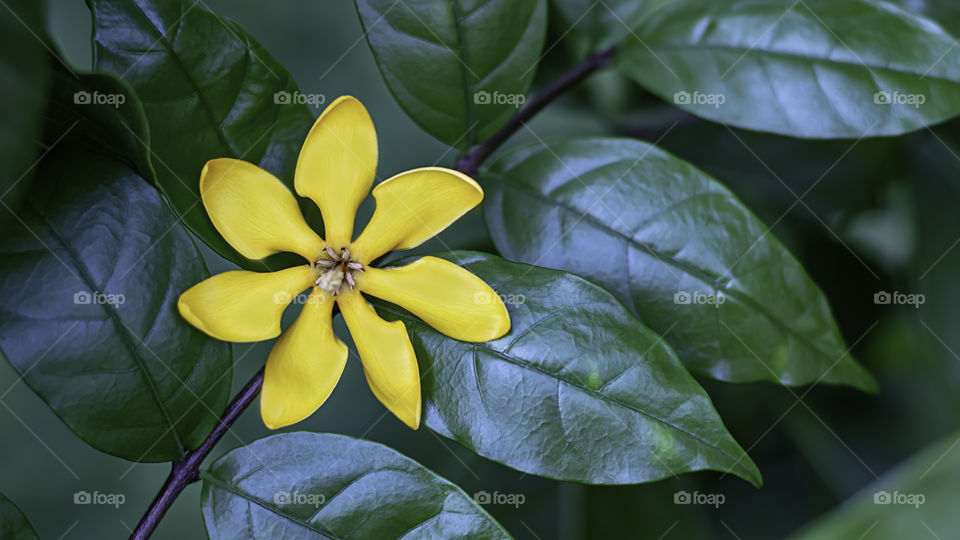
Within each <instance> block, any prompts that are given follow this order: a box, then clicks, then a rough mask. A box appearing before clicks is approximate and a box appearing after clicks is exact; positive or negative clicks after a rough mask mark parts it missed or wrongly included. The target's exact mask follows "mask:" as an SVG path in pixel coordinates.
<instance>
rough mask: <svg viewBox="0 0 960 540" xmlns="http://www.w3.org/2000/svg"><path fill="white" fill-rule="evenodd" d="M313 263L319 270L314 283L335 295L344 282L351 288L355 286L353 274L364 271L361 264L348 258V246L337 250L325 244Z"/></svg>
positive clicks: (355, 281) (355, 280)
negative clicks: (321, 253)
mask: <svg viewBox="0 0 960 540" xmlns="http://www.w3.org/2000/svg"><path fill="white" fill-rule="evenodd" d="M313 265H314V268H316V269H317V271H318V272H319V276H318V277H317V280H316V281H315V282H314V285H315V286H316V287H317V288H319V289H320V290H322V291H324V292H326V293H327V294H329V295H331V296H337V294H338V293H339V292H340V288H341V287H343V284H344V283H346V284H347V286H348V287H350V290H353V289H354V288H355V287H356V286H357V279H356V276H355V274H356V273H358V272H363V271H364V268H363V265H362V264H360V263H359V262H357V261H355V260H353V259H351V258H350V250H349V249H348V248H340V250H339V251H338V250H335V249H333V248H331V247H330V246H327V247H325V248H324V249H323V255H321V256H320V258H318V259H317V260H316V261H314V263H313Z"/></svg>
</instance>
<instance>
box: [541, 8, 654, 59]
mask: <svg viewBox="0 0 960 540" xmlns="http://www.w3.org/2000/svg"><path fill="white" fill-rule="evenodd" d="M659 1H661V0H656V1H652V0H639V1H638V0H604V1H603V2H598V1H596V0H553V1H552V2H551V4H552V5H553V7H554V8H556V12H557V15H559V19H560V21H561V22H562V23H563V26H564V30H563V31H564V34H563V38H565V39H573V40H575V41H576V42H577V47H578V48H579V49H581V50H580V51H579V52H581V53H587V52H591V51H596V50H599V49H602V48H606V47H609V46H611V45H614V44H616V43H619V42H620V41H622V40H623V38H625V37H626V36H627V35H628V34H630V32H632V28H633V27H634V26H636V25H637V24H638V23H640V21H641V20H643V17H644V16H645V15H646V14H647V12H648V11H649V10H650V9H651V4H656V3H657V2H659Z"/></svg>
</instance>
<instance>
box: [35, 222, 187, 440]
mask: <svg viewBox="0 0 960 540" xmlns="http://www.w3.org/2000/svg"><path fill="white" fill-rule="evenodd" d="M31 206H32V209H33V211H34V212H35V213H36V214H37V217H39V218H40V220H41V221H42V222H43V224H44V225H45V226H46V228H47V230H48V231H50V235H51V236H53V238H54V239H55V240H56V241H57V242H58V243H59V244H60V245H61V246H63V250H64V251H65V252H66V253H67V256H68V257H69V258H70V261H71V262H73V265H74V268H76V270H77V272H78V273H79V277H80V278H81V279H82V280H83V281H84V282H85V283H86V285H87V286H88V287H90V290H91V291H95V290H97V288H98V285H97V284H96V283H95V281H94V279H93V276H92V274H91V273H90V270H89V269H88V268H87V267H86V265H84V264H83V262H82V261H81V260H80V257H79V256H78V255H77V253H76V252H75V251H74V250H73V248H72V247H71V246H70V244H69V243H68V242H67V241H66V239H65V238H64V237H63V236H62V235H61V234H60V233H59V232H58V231H57V229H56V228H55V227H54V226H53V223H51V222H50V220H49V219H47V217H46V216H45V215H44V213H43V212H42V211H41V210H40V209H39V208H37V207H36V206H33V205H31ZM99 305H100V306H101V307H102V308H103V310H104V312H106V314H107V316H108V317H109V318H110V320H111V322H112V323H113V325H114V327H115V329H116V332H117V335H118V336H120V341H121V342H122V343H123V345H124V347H125V348H126V349H127V353H128V354H129V355H130V357H131V358H133V361H134V363H135V364H136V365H137V368H138V370H139V371H140V373H141V374H142V375H143V378H144V380H145V381H146V382H147V386H148V387H149V388H150V394H151V396H152V397H153V399H154V401H155V402H156V404H157V408H158V409H160V412H161V414H162V415H163V419H164V420H165V421H166V423H167V425H168V426H169V427H170V433H171V435H172V436H173V439H174V442H176V444H177V449H178V450H179V452H180V455H181V456H182V455H184V454H186V452H187V450H186V446H184V444H183V441H182V440H181V438H180V433H179V432H178V431H177V425H176V423H175V422H174V421H173V417H172V416H170V413H169V411H167V408H166V405H165V404H164V402H163V400H162V399H161V398H160V390H159V389H158V388H157V387H156V383H155V382H154V380H153V378H152V377H150V372H149V371H148V370H147V366H146V364H145V363H144V362H143V359H142V358H140V355H139V354H137V349H138V348H139V347H137V345H136V343H134V342H133V341H132V337H133V336H132V335H131V334H132V330H131V329H130V328H129V327H128V326H127V325H126V323H124V322H123V319H121V318H120V313H118V311H117V308H116V306H114V305H113V304H110V303H101V304H99Z"/></svg>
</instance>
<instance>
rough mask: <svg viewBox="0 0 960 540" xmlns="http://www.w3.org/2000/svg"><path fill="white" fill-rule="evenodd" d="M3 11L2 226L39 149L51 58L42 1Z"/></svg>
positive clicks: (19, 0) (23, 1) (19, 2)
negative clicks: (44, 28)
mask: <svg viewBox="0 0 960 540" xmlns="http://www.w3.org/2000/svg"><path fill="white" fill-rule="evenodd" d="M8 10H9V11H8ZM0 11H2V12H4V13H3V16H2V17H0V79H2V80H3V99H0V118H3V122H0V203H2V204H3V206H4V210H2V211H0V226H2V227H3V229H4V230H9V229H10V224H12V223H13V222H15V221H16V220H15V219H14V218H13V216H12V215H11V213H12V212H15V211H16V209H17V208H18V207H19V206H20V203H21V202H22V200H23V197H24V194H25V193H26V191H27V189H28V187H29V184H30V177H31V175H32V173H33V172H34V171H33V167H34V165H35V163H34V160H35V159H36V157H37V155H38V154H39V151H40V147H39V145H37V141H38V140H39V139H40V134H41V130H42V128H43V112H44V109H46V105H47V90H48V88H49V84H50V62H52V59H51V58H50V56H49V54H48V53H47V50H46V49H45V46H44V43H43V41H41V39H42V36H43V31H42V28H43V2H39V1H37V0H13V1H11V2H10V3H9V4H6V3H5V4H3V7H2V8H0Z"/></svg>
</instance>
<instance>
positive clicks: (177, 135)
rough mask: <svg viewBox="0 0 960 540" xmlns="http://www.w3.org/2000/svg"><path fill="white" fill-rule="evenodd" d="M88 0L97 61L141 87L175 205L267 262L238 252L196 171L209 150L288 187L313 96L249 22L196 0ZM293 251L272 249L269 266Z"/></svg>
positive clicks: (212, 233)
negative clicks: (301, 98) (205, 198)
mask: <svg viewBox="0 0 960 540" xmlns="http://www.w3.org/2000/svg"><path fill="white" fill-rule="evenodd" d="M89 3H90V6H91V10H92V12H93V20H94V54H95V63H96V67H97V69H98V70H102V71H107V72H110V73H114V74H116V75H119V76H120V77H122V78H123V79H125V80H126V81H127V82H129V83H130V84H131V85H132V86H133V88H134V89H135V90H136V91H137V93H138V94H139V95H140V99H141V100H142V101H143V106H144V110H145V111H146V115H147V118H148V120H149V121H150V131H151V150H152V154H153V156H152V157H153V158H154V166H155V167H156V170H157V175H158V178H157V183H158V185H159V187H160V189H161V190H162V191H163V193H164V195H165V196H166V197H167V199H168V200H169V201H170V204H171V206H172V207H173V208H174V210H175V211H176V212H177V214H178V215H179V216H180V217H182V218H183V220H184V223H186V224H187V226H188V227H190V229H191V230H192V231H193V232H194V233H196V234H197V236H199V237H200V238H201V239H202V240H203V241H204V242H206V243H207V244H208V245H209V246H210V247H211V248H213V249H214V250H215V251H216V252H217V253H219V254H220V255H222V256H224V257H226V258H227V259H229V260H231V261H233V262H235V263H236V264H239V265H240V266H244V267H247V268H250V269H253V270H264V268H265V264H264V263H263V262H257V261H250V260H248V259H246V258H244V257H242V256H241V255H240V254H239V253H237V252H236V251H235V250H234V249H233V248H232V247H230V246H229V245H228V244H227V243H226V241H224V240H223V238H221V237H220V234H219V233H217V231H216V229H214V227H213V224H212V223H211V222H210V219H209V217H208V216H207V214H206V212H205V211H204V207H203V204H201V203H200V194H199V181H200V171H201V170H202V169H203V165H204V164H205V163H206V162H207V160H210V159H214V158H221V157H232V158H238V159H243V160H245V161H249V162H251V163H255V164H258V165H259V166H260V167H262V168H264V169H266V170H268V171H270V172H271V173H273V174H274V175H276V176H277V177H278V178H280V179H282V180H284V181H285V182H286V183H287V184H288V185H289V186H290V187H291V190H292V189H293V188H292V186H293V169H294V166H295V165H296V160H297V155H298V153H299V150H300V146H301V145H302V144H303V140H304V138H305V137H306V133H307V131H308V130H309V128H310V126H311V124H312V123H313V117H312V115H311V114H310V111H309V109H308V108H307V106H306V105H304V104H298V103H297V102H296V100H294V99H293V98H294V96H295V95H296V94H297V93H298V92H299V90H298V89H297V86H296V84H295V83H294V81H293V78H292V77H291V76H290V74H289V73H287V72H286V71H285V70H284V69H283V68H282V67H281V66H280V65H279V64H278V63H277V62H276V61H275V60H274V59H273V58H271V57H270V56H269V55H268V54H267V53H266V51H264V50H263V48H262V47H260V45H259V44H257V43H256V41H254V40H253V38H252V37H250V35H249V34H247V32H246V31H245V30H243V28H241V27H240V26H239V25H237V24H236V23H234V22H232V21H226V20H224V19H221V18H220V17H218V16H217V15H215V14H214V13H212V12H210V11H208V10H207V9H205V8H204V7H203V6H202V5H197V4H196V3H195V2H190V1H186V0H173V1H160V0H90V2H89ZM284 92H285V93H286V94H283V93H284ZM304 206H305V207H307V208H309V206H307V205H306V204H305V205H304ZM289 260H290V258H289V257H284V258H282V259H281V260H280V261H277V259H272V260H271V263H267V266H269V267H277V266H280V267H282V266H284V261H289ZM272 263H276V264H272Z"/></svg>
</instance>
